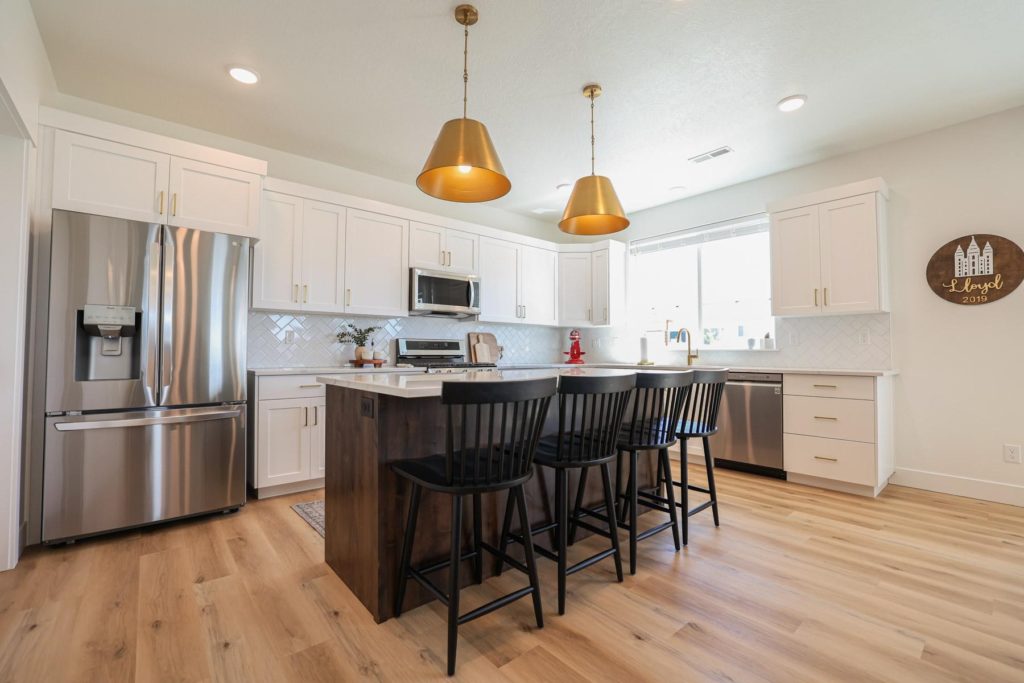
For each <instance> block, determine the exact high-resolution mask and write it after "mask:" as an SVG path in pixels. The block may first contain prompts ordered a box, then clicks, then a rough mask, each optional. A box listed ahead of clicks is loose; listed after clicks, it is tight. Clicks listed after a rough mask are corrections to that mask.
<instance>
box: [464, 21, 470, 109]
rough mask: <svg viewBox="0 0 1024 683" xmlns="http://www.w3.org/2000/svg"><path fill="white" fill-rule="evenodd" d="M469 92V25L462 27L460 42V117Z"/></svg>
mask: <svg viewBox="0 0 1024 683" xmlns="http://www.w3.org/2000/svg"><path fill="white" fill-rule="evenodd" d="M468 93H469V26H466V27H465V28H464V29H463V44H462V118H466V106H467V105H466V102H467V99H468Z"/></svg>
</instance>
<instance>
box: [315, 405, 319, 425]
mask: <svg viewBox="0 0 1024 683" xmlns="http://www.w3.org/2000/svg"><path fill="white" fill-rule="evenodd" d="M318 424H320V411H319V410H318V406H313V426H314V427H316V426H317V425H318Z"/></svg>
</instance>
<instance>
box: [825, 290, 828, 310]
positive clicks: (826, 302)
mask: <svg viewBox="0 0 1024 683" xmlns="http://www.w3.org/2000/svg"><path fill="white" fill-rule="evenodd" d="M825 305H826V306H828V287H826V288H825Z"/></svg>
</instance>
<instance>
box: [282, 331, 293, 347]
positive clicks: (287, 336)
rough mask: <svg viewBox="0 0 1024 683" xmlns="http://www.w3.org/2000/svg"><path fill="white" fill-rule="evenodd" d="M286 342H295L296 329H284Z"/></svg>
mask: <svg viewBox="0 0 1024 683" xmlns="http://www.w3.org/2000/svg"><path fill="white" fill-rule="evenodd" d="M284 343H285V344H294V343H295V330H285V331H284Z"/></svg>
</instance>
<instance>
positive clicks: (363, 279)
mask: <svg viewBox="0 0 1024 683" xmlns="http://www.w3.org/2000/svg"><path fill="white" fill-rule="evenodd" d="M408 243H409V221H406V220H402V219H400V218H394V217H392V216H384V215H382V214H379V213H370V212H368V211H357V210H355V209H349V210H348V218H347V221H346V227H345V295H346V296H345V299H346V300H345V311H346V312H348V313H355V314H361V315H381V316H406V315H409V254H408Z"/></svg>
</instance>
